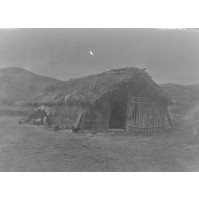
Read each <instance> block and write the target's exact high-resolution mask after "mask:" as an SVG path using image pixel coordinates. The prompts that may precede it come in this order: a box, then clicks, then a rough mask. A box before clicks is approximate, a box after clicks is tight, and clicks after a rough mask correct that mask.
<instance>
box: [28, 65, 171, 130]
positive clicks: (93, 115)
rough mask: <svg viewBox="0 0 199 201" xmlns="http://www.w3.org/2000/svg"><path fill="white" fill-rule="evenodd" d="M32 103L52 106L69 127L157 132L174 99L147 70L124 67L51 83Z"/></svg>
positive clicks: (57, 119) (62, 123)
mask: <svg viewBox="0 0 199 201" xmlns="http://www.w3.org/2000/svg"><path fill="white" fill-rule="evenodd" d="M29 103H31V104H36V105H41V104H44V105H48V106H50V107H51V115H52V120H53V122H54V123H55V124H58V125H59V126H61V127H65V128H66V127H69V128H70V127H71V126H72V125H73V126H74V125H75V126H77V127H79V128H80V129H83V130H106V129H109V128H114V129H125V130H126V131H129V132H154V131H159V130H161V129H162V128H163V127H164V126H165V122H166V119H167V118H166V117H168V112H167V107H168V106H169V105H170V104H171V100H170V98H169V97H168V95H167V94H166V93H165V92H164V91H163V90H162V89H161V88H160V87H159V85H157V84H156V83H155V82H154V81H153V80H152V79H151V77H150V76H149V75H148V73H146V72H145V70H141V69H139V68H122V69H114V70H110V71H107V72H104V73H101V74H96V75H91V76H86V77H82V78H75V79H70V80H69V81H65V82H59V83H57V84H55V85H50V86H48V87H47V88H45V90H44V91H42V92H41V93H40V94H38V95H37V96H35V97H33V98H32V99H31V100H29Z"/></svg>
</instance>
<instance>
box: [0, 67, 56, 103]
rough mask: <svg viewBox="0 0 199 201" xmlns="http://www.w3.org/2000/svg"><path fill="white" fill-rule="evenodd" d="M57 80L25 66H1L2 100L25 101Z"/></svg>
mask: <svg viewBox="0 0 199 201" xmlns="http://www.w3.org/2000/svg"><path fill="white" fill-rule="evenodd" d="M57 81H58V80H56V79H54V78H50V77H46V76H41V75H37V74H35V73H32V72H30V71H28V70H26V69H23V68H18V67H8V68H0V102H4V103H5V102H15V101H24V100H25V99H27V98H29V97H31V96H32V95H34V94H36V93H37V92H39V91H40V90H42V89H43V88H45V87H46V86H48V85H49V84H52V83H55V82H57Z"/></svg>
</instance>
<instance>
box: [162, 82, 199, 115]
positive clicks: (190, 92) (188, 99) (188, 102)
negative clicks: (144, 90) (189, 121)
mask: <svg viewBox="0 0 199 201" xmlns="http://www.w3.org/2000/svg"><path fill="white" fill-rule="evenodd" d="M160 86H161V87H162V89H163V90H165V91H166V92H167V93H168V95H169V96H170V97H171V99H172V101H173V103H174V111H175V112H176V113H181V114H186V113H187V112H188V111H189V110H190V109H193V108H194V107H196V106H198V105H199V84H192V85H180V84H172V83H167V84H160Z"/></svg>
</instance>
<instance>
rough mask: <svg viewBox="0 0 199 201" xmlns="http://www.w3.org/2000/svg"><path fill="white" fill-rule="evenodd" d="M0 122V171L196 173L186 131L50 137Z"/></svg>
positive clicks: (14, 121)
mask: <svg viewBox="0 0 199 201" xmlns="http://www.w3.org/2000/svg"><path fill="white" fill-rule="evenodd" d="M20 118H21V117H17V116H0V171H28V172H29V171H40V172H42V171H48V172H50V171H53V172H55V171H199V142H198V140H197V139H196V138H195V137H194V136H193V135H192V134H191V132H190V130H183V131H177V132H175V133H169V134H168V133H167V134H163V133H159V134H154V135H151V136H143V135H142V136H129V135H123V134H117V135H113V134H102V133H101V134H95V135H91V134H89V133H76V134H75V133H71V132H69V131H59V132H54V131H52V129H49V128H45V127H43V126H33V125H20V124H18V119H20Z"/></svg>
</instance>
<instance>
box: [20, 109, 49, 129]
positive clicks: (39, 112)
mask: <svg viewBox="0 0 199 201" xmlns="http://www.w3.org/2000/svg"><path fill="white" fill-rule="evenodd" d="M19 123H20V124H21V123H29V124H34V125H46V126H49V127H50V126H51V124H52V122H51V118H50V108H49V107H47V106H40V107H38V108H34V110H33V112H32V113H30V114H29V115H28V117H27V118H25V119H22V120H19Z"/></svg>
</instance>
